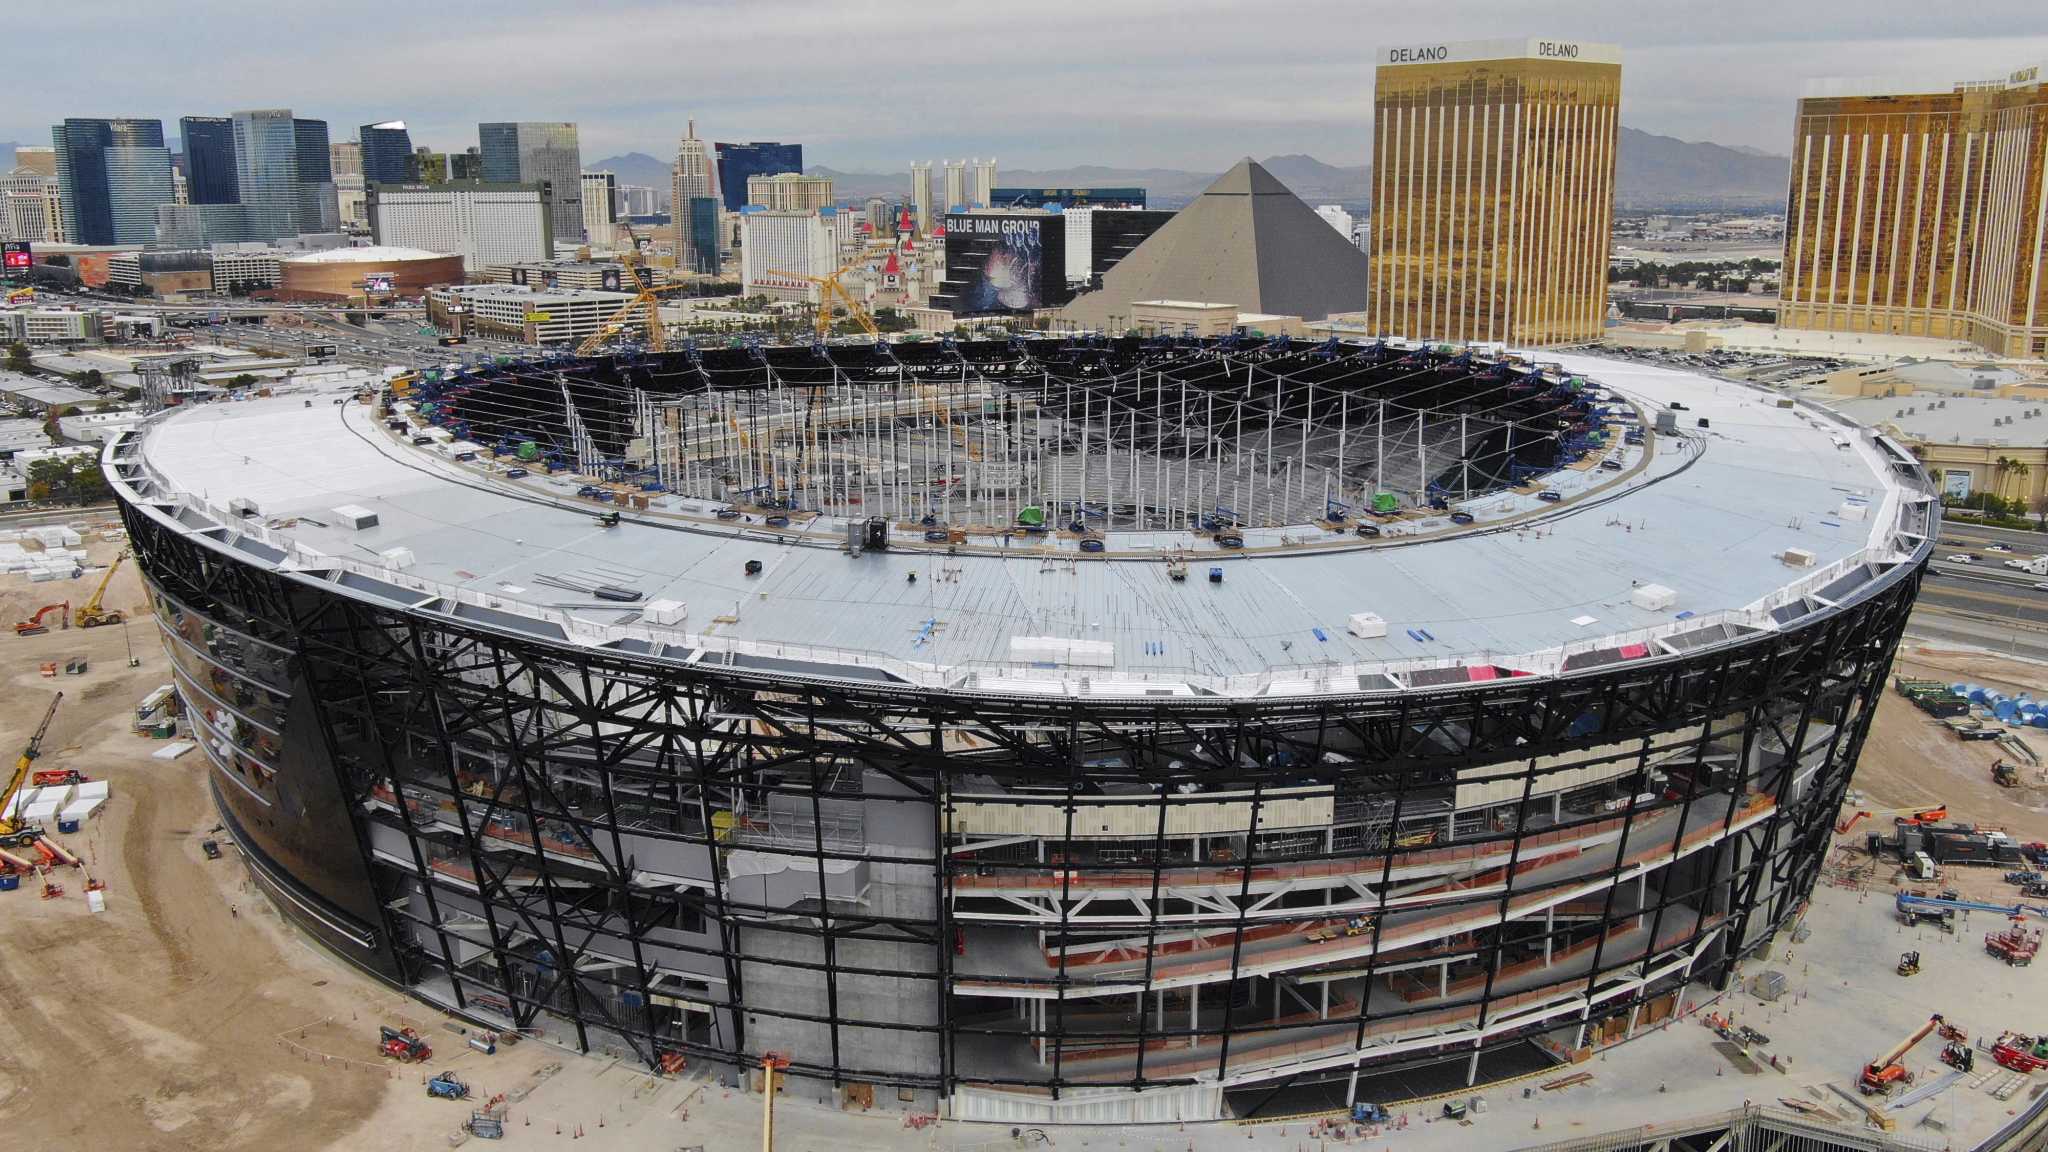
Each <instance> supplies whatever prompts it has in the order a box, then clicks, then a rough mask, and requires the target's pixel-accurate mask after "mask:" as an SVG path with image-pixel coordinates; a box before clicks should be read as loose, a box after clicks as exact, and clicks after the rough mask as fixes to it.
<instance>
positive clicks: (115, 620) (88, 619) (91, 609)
mask: <svg viewBox="0 0 2048 1152" xmlns="http://www.w3.org/2000/svg"><path fill="white" fill-rule="evenodd" d="M127 558H128V553H126V552H122V553H121V554H120V555H119V556H116V557H114V562H113V563H112V564H109V565H107V574H106V575H105V576H102V577H100V586H99V587H97V588H95V589H93V590H92V598H91V599H90V600H87V601H86V602H85V603H83V604H80V605H79V606H78V615H77V617H76V618H75V619H74V620H73V621H72V623H74V624H77V625H78V626H79V627H80V628H97V627H99V626H100V625H102V624H119V623H120V622H121V621H123V620H126V619H127V618H128V617H127V616H125V615H123V614H122V612H121V610H120V609H119V608H106V609H102V608H101V607H100V601H101V600H103V599H105V598H106V595H107V585H109V584H111V583H113V582H114V573H115V572H117V571H119V570H120V568H121V561H123V560H126V559H127Z"/></svg>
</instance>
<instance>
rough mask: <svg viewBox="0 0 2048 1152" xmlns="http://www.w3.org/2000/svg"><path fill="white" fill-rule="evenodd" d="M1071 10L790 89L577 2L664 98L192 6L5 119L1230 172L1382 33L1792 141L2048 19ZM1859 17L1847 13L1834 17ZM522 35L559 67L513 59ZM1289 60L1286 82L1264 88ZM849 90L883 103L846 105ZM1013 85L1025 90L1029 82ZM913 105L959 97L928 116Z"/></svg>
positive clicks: (1646, 121)
mask: <svg viewBox="0 0 2048 1152" xmlns="http://www.w3.org/2000/svg"><path fill="white" fill-rule="evenodd" d="M1063 3H1064V0H1061V2H1056V3H1054V4H1052V5H1051V6H1050V7H1049V8H1048V7H1046V6H1038V7H1036V8H1034V9H1033V18H1032V19H1029V20H1017V19H1012V18H1009V17H997V16H995V15H993V14H986V13H982V12H979V11H967V12H933V11H928V10H926V9H922V8H917V9H913V8H910V7H907V6H906V7H904V8H903V9H902V11H903V15H904V20H901V21H897V20H891V19H890V18H888V17H887V16H886V14H879V15H878V14H877V13H875V12H874V11H872V10H865V9H864V10H862V11H860V12H851V11H846V12H842V11H839V10H837V9H835V8H829V7H821V8H819V9H818V10H817V11H816V12H814V13H812V14H811V15H810V16H807V17H806V18H804V19H801V20H795V21H790V22H789V23H788V26H787V27H786V28H784V29H783V30H782V32H781V33H780V34H779V38H778V41H777V55H776V58H775V61H774V62H773V63H774V68H775V69H777V70H780V71H784V72H786V73H787V74H789V75H791V76H799V75H800V76H801V77H802V78H803V82H802V83H790V84H781V85H777V84H761V83H758V82H755V81H758V77H754V72H755V71H756V70H757V69H758V68H760V67H763V66H766V64H767V62H766V61H763V60H760V59H757V58H755V57H754V56H752V55H750V54H749V53H747V52H744V51H738V52H707V51H705V50H704V49H705V46H706V45H710V44H718V43H745V42H746V33H747V29H748V26H749V24H750V23H751V22H752V21H755V20H757V19H758V14H756V13H753V12H751V11H749V10H747V9H745V8H744V7H728V6H723V5H704V4H691V5H684V6H655V5H647V4H641V3H632V2H624V0H621V2H618V3H612V4H601V5H597V6H595V8H596V9H597V10H592V11H582V12H579V18H581V19H587V20H590V21H592V22H593V23H599V24H604V25H605V26H608V27H613V28H618V27H622V26H625V27H631V28H632V29H633V30H634V35H633V36H632V38H631V40H632V43H633V45H634V51H635V52H636V53H644V54H646V55H647V56H649V57H650V58H687V59H690V60H692V61H693V66H692V69H691V82H690V83H689V84H688V85H687V86H679V87H677V88H675V89H674V90H673V91H657V90H633V89H627V88H622V87H621V86H620V85H619V84H618V83H617V73H616V69H617V66H618V65H619V63H620V56H619V51H618V49H617V47H616V45H615V43H614V42H612V41H610V40H607V39H605V38H602V37H592V38H589V39H588V41H587V42H571V43H569V44H567V45H564V44H563V43H562V42H561V37H560V26H559V19H560V17H559V13H553V14H551V13H548V12H546V11H544V10H542V9H539V8H535V9H533V10H531V11H524V10H518V9H515V10H513V11H510V12H508V13H504V14H502V15H500V16H494V19H493V22H492V24H491V25H490V27H488V28H482V29H480V28H478V27H477V26H476V25H475V24H474V23H473V22H471V21H469V20H468V19H467V18H466V17H465V16H464V14H462V13H460V12H457V11H453V10H449V11H437V10H431V9H420V8H415V7H408V8H404V9H400V8H398V7H397V6H395V5H379V4H372V5H370V7H369V9H368V10H367V11H366V12H365V13H364V16H365V21H364V23H365V26H385V25H388V24H394V22H395V24H397V25H402V26H403V28H404V31H405V35H404V36H403V37H398V38H393V39H386V40H376V41H374V42H371V41H364V42H362V43H357V42H355V41H351V40H348V39H346V38H342V39H340V40H339V41H337V39H336V38H334V37H330V36H326V35H321V36H313V35H310V34H309V33H311V32H312V31H314V29H313V27H312V22H311V21H310V20H309V19H308V18H307V17H305V16H303V15H301V14H298V13H296V12H293V11H289V10H284V11H278V10H271V9H264V8H248V9H238V10H236V11H235V12H234V14H233V15H232V17H230V16H228V15H225V14H199V15H193V16H190V17H189V18H184V19H180V20H178V21H165V22H161V23H162V27H161V28H159V29H157V30H156V32H157V34H153V35H152V36H150V37H136V38H130V39H123V40H99V41H96V42H97V43H98V44H99V45H100V48H101V52H102V56H103V57H104V59H102V60H100V61H99V64H100V66H99V67H98V68H96V73H97V75H98V76H99V79H98V80H96V82H95V89H94V92H93V94H92V96H91V98H90V100H81V99H80V98H79V96H78V94H77V92H76V91H75V88H74V87H73V86H71V85H69V84H68V83H66V82H64V81H63V80H62V79H61V78H60V76H59V73H58V72H57V71H56V69H57V68H58V67H59V65H58V64H57V60H58V59H60V57H59V56H57V55H55V54H52V55H50V56H49V57H48V58H47V62H45V60H44V58H42V57H39V56H37V55H36V54H35V53H33V52H31V53H27V54H25V57H24V60H23V66H22V74H21V76H20V79H21V80H22V83H21V85H20V86H19V88H18V89H17V98H16V99H14V100H12V101H11V102H10V108H9V110H8V111H7V112H6V113H4V114H0V140H5V139H12V140H14V141H15V142H17V143H20V144H41V143H45V142H47V141H46V137H47V135H48V131H49V125H51V124H54V123H58V122H60V121H61V120H62V119H64V118H65V117H66V116H79V115H89V116H128V117H133V116H138V115H140V116H143V117H145V118H148V117H156V118H159V119H161V120H163V121H164V123H165V124H166V127H167V129H168V128H169V127H170V126H172V125H174V124H175V123H176V121H177V119H178V118H179V117H180V116H184V115H192V114H195V113H199V112H203V111H208V110H217V109H228V108H242V107H250V106H253V105H270V104H274V105H281V106H290V107H294V108H301V109H305V110H306V111H307V112H308V113H310V114H312V115H314V116H317V117H320V118H323V119H326V120H328V121H329V122H331V123H334V124H337V125H356V124H368V123H374V122H377V121H380V120H386V119H391V118H394V117H401V118H403V119H405V120H406V121H407V123H408V125H409V126H410V127H411V128H412V130H413V135H414V138H415V140H416V142H422V143H426V144H429V145H430V146H433V147H435V148H439V149H446V150H453V151H459V150H460V149H461V148H462V147H463V146H465V145H466V144H468V143H471V142H474V134H475V132H476V124H477V123H478V122H479V121H484V120H498V119H512V118H514V117H531V118H535V119H547V120H559V121H574V122H576V123H577V124H578V125H579V127H580V129H581V132H582V141H583V152H584V154H585V155H586V156H588V157H591V158H603V157H609V156H614V155H619V154H623V153H626V152H635V151H637V152H643V153H646V154H648V155H651V156H667V155H671V154H672V151H673V145H674V141H675V139H676V138H677V137H678V136H679V135H680V131H681V128H682V122H683V121H684V120H685V119H686V118H687V117H691V116H694V117H695V118H696V119H697V121H698V123H699V125H700V130H702V131H703V134H704V136H705V137H706V138H707V139H712V140H720V139H722V140H729V141H730V140H755V139H768V140H773V139H783V140H800V141H802V142H804V144H805V145H806V147H807V155H806V158H807V160H808V161H809V162H811V163H813V164H818V165H823V166H829V167H834V168H838V169H840V170H844V171H895V170H897V169H899V168H902V167H904V166H906V165H907V164H908V163H909V162H910V161H911V160H912V159H915V158H917V157H920V156H950V155H953V154H956V153H957V154H959V155H962V156H968V155H976V154H980V155H986V154H988V153H990V152H994V153H996V154H997V155H1000V156H1001V157H1002V158H1003V160H1004V162H1005V164H1006V165H1007V166H1014V167H1017V168H1025V169H1028V168H1036V167H1049V166H1058V165H1061V164H1067V163H1076V162H1084V161H1094V162H1116V163H1119V164H1124V165H1131V166H1162V167H1188V168H1195V169H1200V168H1205V167H1206V168H1215V169H1219V170H1220V169H1221V168H1223V167H1225V166H1227V165H1228V164H1229V163H1230V162H1232V161H1234V160H1235V159H1236V158H1237V157H1238V156H1240V155H1244V154H1246V153H1247V152H1248V151H1249V152H1256V153H1258V154H1261V155H1269V154H1274V153H1288V152H1306V153H1309V154H1311V155H1314V156H1317V157H1318V158H1320V159H1323V160H1325V161H1327V162H1330V163H1335V164H1343V165H1357V164H1363V163H1365V160H1366V154H1367V151H1368V140H1369V135H1368V126H1369V124H1370V121H1371V118H1372V62H1373V54H1374V52H1375V51H1376V50H1378V49H1379V48H1384V47H1391V46H1396V45H1402V44H1428V43H1436V42H1440V41H1446V40H1460V39H1473V38H1487V37H1494V36H1500V35H1556V36H1560V37H1565V38H1578V39H1596V40H1600V41H1605V42H1613V43H1618V44H1620V45H1621V46H1622V48H1623V49H1624V50H1625V51H1626V52H1628V54H1629V59H1630V60H1631V61H1633V62H1639V63H1640V67H1637V68H1634V69H1632V70H1631V71H1630V74H1629V79H1628V80H1627V81H1626V83H1625V88H1624V91H1623V95H1622V107H1623V112H1624V123H1625V124H1626V125H1627V126H1629V127H1634V128H1640V129H1643V130H1645V131H1650V132H1655V133H1658V134H1662V135H1669V136H1675V137H1678V138H1680V139H1684V140H1693V141H1710V142H1714V143H1719V144H1726V145H1733V146H1740V147H1747V148H1756V149H1762V150H1764V151H1767V152H1770V153H1772V154H1774V155H1784V154H1785V153H1786V152H1787V150H1788V149H1789V148H1790V146H1791V140H1792V125H1791V109H1792V107H1793V105H1794V104H1795V103H1796V101H1797V99H1798V97H1799V96H1800V95H1801V94H1802V91H1803V88H1804V84H1805V82H1806V81H1807V80H1809V79H1814V78H1824V77H1836V76H1870V75H1881V76H1886V77H1897V78H1899V79H1900V80H1903V81H1906V82H1909V83H1910V82H1912V81H1920V82H1923V83H1938V82H1941V81H1944V80H1954V79H1962V78H1975V77H1979V76H1981V75H1984V74H1987V73H1990V72H1996V71H1999V70H2001V69H2004V68H2005V67H2007V66H2008V63H2009V62H2010V61H2013V60H2042V59H2048V15H2044V14H2043V13H2042V12H2041V11H2040V10H2038V9H2037V8H2036V7H2034V6H2031V5H2026V4H2022V3H2007V2H1998V3H1988V4H1981V5H1974V6H1970V8H1969V9H1968V10H1965V11H1954V10H1934V9H1929V8H1926V7H1925V6H1907V5H1903V4H1885V5H1879V6H1878V10H1873V9H1872V8H1871V6H1869V5H1859V6H1858V7H1857V8H1855V9H1854V11H1853V15H1852V14H1851V12H1850V11H1849V10H1848V9H1847V8H1846V6H1844V5H1838V4H1824V5H1807V6H1800V7H1798V8H1797V9H1790V10H1788V9H1783V8H1771V7H1766V6H1764V5H1761V4H1741V5H1737V6H1735V7H1734V8H1733V9H1724V10H1722V11H1720V12H1718V13H1717V16H1716V19H1715V20H1713V21H1711V22H1701V23H1699V24H1698V25H1697V26H1685V27H1675V26H1670V22H1669V21H1667V20H1663V19H1661V18H1660V17H1658V16H1656V15H1654V14H1652V13H1648V12H1642V11H1638V10H1636V9H1634V8H1631V7H1628V6H1623V5H1618V4H1608V3H1584V4H1578V5H1573V6H1572V7H1571V8H1569V9H1566V10H1563V11H1557V12H1550V13H1546V14H1544V15H1543V16H1541V17H1539V18H1531V17H1503V16H1502V15H1501V14H1500V13H1499V12H1497V11H1494V10H1492V9H1490V8H1487V7H1486V6H1484V5H1480V4H1477V3H1456V2H1454V3H1451V4H1447V5H1436V6H1432V7H1431V8H1430V9H1429V10H1428V11H1427V12H1424V13H1419V14H1410V13H1405V12H1402V13H1386V14H1382V13H1376V12H1371V11H1367V10H1364V9H1361V8H1358V7H1357V6H1349V5H1343V4H1340V3H1335V2H1326V0H1300V2H1298V3H1293V4H1289V5H1287V6H1286V7H1285V8H1283V9H1280V10H1277V11H1262V12H1261V18H1260V19H1257V20H1252V19H1248V18H1246V16H1245V15H1244V14H1243V12H1242V10H1241V9H1239V8H1237V7H1236V6H1233V5H1229V4H1225V3H1221V2H1220V0H1217V2H1211V3H1196V4H1193V5H1187V4H1178V5H1172V6H1171V7H1170V10H1171V11H1172V12H1173V13H1174V19H1172V20H1162V19H1161V18H1160V17H1161V15H1162V14H1163V13H1164V12H1166V11H1168V10H1169V9H1168V7H1167V6H1162V5H1159V4H1154V3H1150V2H1149V0H1147V2H1143V3H1133V4H1125V5H1120V6H1118V7H1117V8H1116V9H1115V10H1113V11H1107V12H1104V11H1101V10H1100V9H1099V6H1098V7H1090V8H1087V9H1085V11H1086V13H1087V18H1088V21H1089V24H1090V27H1091V35H1090V36H1088V37H1086V38H1075V37H1073V36H1072V35H1071V28H1072V26H1073V25H1072V24H1071V22H1069V21H1066V20H1064V19H1062V18H1060V11H1061V9H1062V7H1063ZM1073 8H1074V11H1075V12H1077V13H1078V12H1081V11H1084V10H1083V9H1082V8H1081V7H1080V6H1079V5H1074V6H1073ZM123 9H126V10H129V11H131V12H132V13H133V14H134V16H135V17H136V18H137V19H138V20H145V21H146V20H147V18H148V17H149V16H150V15H151V14H153V13H154V11H155V10H154V9H149V8H145V7H143V6H141V5H137V4H132V3H115V4H111V5H109V6H107V7H106V8H94V9H92V10H90V11H62V10H38V11H36V12H35V13H33V14H30V15H28V16H27V17H26V18H25V20H24V25H25V27H24V29H23V32H24V34H25V35H26V36H27V37H28V38H29V40H30V42H31V43H33V42H35V41H36V40H38V39H40V40H42V41H44V42H48V43H74V42H84V41H85V40H87V39H89V38H93V37H94V36H95V33H96V30H97V29H99V28H102V27H104V21H105V19H106V18H107V17H109V16H115V17H116V18H118V13H119V12H120V11H121V10H123ZM1274 17H1277V18H1274ZM913 20H914V24H912V25H910V27H912V29H913V31H914V32H915V33H917V34H921V35H924V36H926V37H928V38H929V39H930V41H931V42H932V43H935V44H951V45H956V46H957V47H956V49H953V50H958V51H969V50H971V46H972V45H974V44H982V45H987V46H991V47H993V46H997V45H1000V47H1001V51H999V52H997V51H989V52H985V53H981V54H978V55H977V56H976V58H975V66H974V67H973V68H964V69H959V70H953V71H950V72H949V71H933V70H930V69H919V68H902V69H880V70H878V69H876V68H874V67H873V61H872V59H871V58H870V57H869V56H868V55H866V54H865V53H862V52H854V51H848V45H849V44H857V43H859V42H860V40H861V38H862V37H864V36H874V35H877V34H879V30H880V29H882V28H885V27H886V28H889V29H891V30H892V31H895V32H901V31H902V30H903V28H904V27H905V25H906V22H909V21H913ZM1844 27H1848V28H1853V29H1855V30H1856V31H1855V33H1854V34H1853V35H1850V36H1844V35H1843V34H1842V33H1841V32H1840V29H1841V28H1844ZM1305 31H1313V32H1314V33H1315V34H1314V35H1303V33H1304V32H1305ZM543 47H545V51H542V48H543ZM188 48H189V50H190V53H191V54H192V55H193V56H194V58H196V57H198V56H203V55H207V54H220V53H226V54H229V55H232V56H234V57H235V58H236V59H237V60H238V61H244V62H245V65H243V66H238V67H236V68H234V69H199V70H194V71H193V72H192V73H190V74H188V75H185V76H183V77H181V79H180V81H179V82H178V83H177V84H176V85H171V84H166V83H165V81H164V79H163V77H164V73H163V72H162V70H161V68H160V67H159V66H158V65H159V64H160V61H161V59H162V54H163V53H166V52H168V53H171V54H172V55H174V56H176V55H180V54H182V53H184V52H185V50H186V49H188ZM529 56H531V57H532V58H534V59H544V60H546V61H547V62H548V67H547V68H546V69H542V70H540V71H538V72H534V71H532V70H508V69H506V68H504V67H502V65H503V62H504V61H505V60H506V59H511V58H526V57H529ZM45 68H46V69H48V72H47V73H46V74H44V75H38V69H45ZM1275 76H1284V77H1285V81H1286V82H1285V83H1283V84H1276V83H1274V77H1275ZM750 77H753V80H750V79H749V78H750ZM849 92H852V93H865V94H866V95H867V97H868V98H866V99H857V100H848V99H846V98H845V94H846V93H849ZM1022 93H1029V95H1030V98H1029V99H1025V100H1020V99H1017V97H1018V96H1019V94H1022ZM86 104H89V105H90V107H85V106H83V105H86ZM919 107H923V108H924V109H926V110H931V109H938V108H944V109H945V110H946V112H947V114H946V115H945V116H942V117H941V116H933V115H927V114H924V113H922V112H913V111H911V110H913V109H917V108H919ZM1104 109H1115V110H1116V115H1114V116H1104V115H1103V110H1104Z"/></svg>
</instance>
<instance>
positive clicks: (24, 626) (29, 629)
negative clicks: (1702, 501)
mask: <svg viewBox="0 0 2048 1152" xmlns="http://www.w3.org/2000/svg"><path fill="white" fill-rule="evenodd" d="M52 612H55V613H56V614H57V622H58V625H59V626H60V627H64V628H69V627H71V601H69V600H66V601H63V602H62V603H58V604H45V605H43V606H42V607H41V608H38V609H36V614H35V615H33V616H31V617H29V618H28V619H26V620H18V621H16V622H15V624H14V634H15V635H16V636H41V635H42V634H43V633H45V632H48V631H49V630H50V626H49V625H47V624H45V623H43V617H45V616H48V615H49V614H50V613H52Z"/></svg>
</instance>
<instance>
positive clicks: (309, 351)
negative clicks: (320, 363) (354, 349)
mask: <svg viewBox="0 0 2048 1152" xmlns="http://www.w3.org/2000/svg"><path fill="white" fill-rule="evenodd" d="M334 352H335V348H334V345H332V344H308V345H306V355H308V356H311V357H313V358H314V359H315V360H317V359H319V358H320V357H322V356H332V355H334Z"/></svg>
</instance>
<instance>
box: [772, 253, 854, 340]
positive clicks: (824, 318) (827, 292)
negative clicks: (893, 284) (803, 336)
mask: <svg viewBox="0 0 2048 1152" xmlns="http://www.w3.org/2000/svg"><path fill="white" fill-rule="evenodd" d="M862 263H863V262H862V261H859V260H856V261H854V262H853V263H851V264H848V265H846V266H845V267H843V268H840V269H839V270H838V271H836V272H833V273H832V274H831V275H830V276H808V275H805V274H804V273H802V272H781V271H777V270H776V269H773V268H770V269H769V270H768V274H769V275H770V276H787V277H789V278H790V279H792V280H802V281H805V282H806V283H809V284H812V285H814V286H815V287H816V288H817V289H818V316H817V328H818V342H819V343H821V344H822V343H824V342H825V341H826V340H827V339H829V338H830V337H831V335H832V312H833V302H834V300H835V299H836V300H837V301H838V304H839V307H841V308H844V309H846V314H847V315H848V316H849V317H851V318H852V319H853V322H854V323H855V324H858V325H860V327H861V330H862V331H864V332H866V333H867V334H868V335H870V336H880V335H881V334H882V330H881V329H880V328H877V327H875V318H874V317H873V316H870V315H869V314H868V310H867V308H866V306H864V305H863V304H861V302H860V301H858V300H856V299H854V297H853V293H851V292H848V291H847V290H846V286H845V285H843V284H841V283H840V282H839V278H840V277H841V276H844V275H846V274H847V273H848V272H851V271H853V270H854V269H855V268H858V267H860V266H861V264H862Z"/></svg>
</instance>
